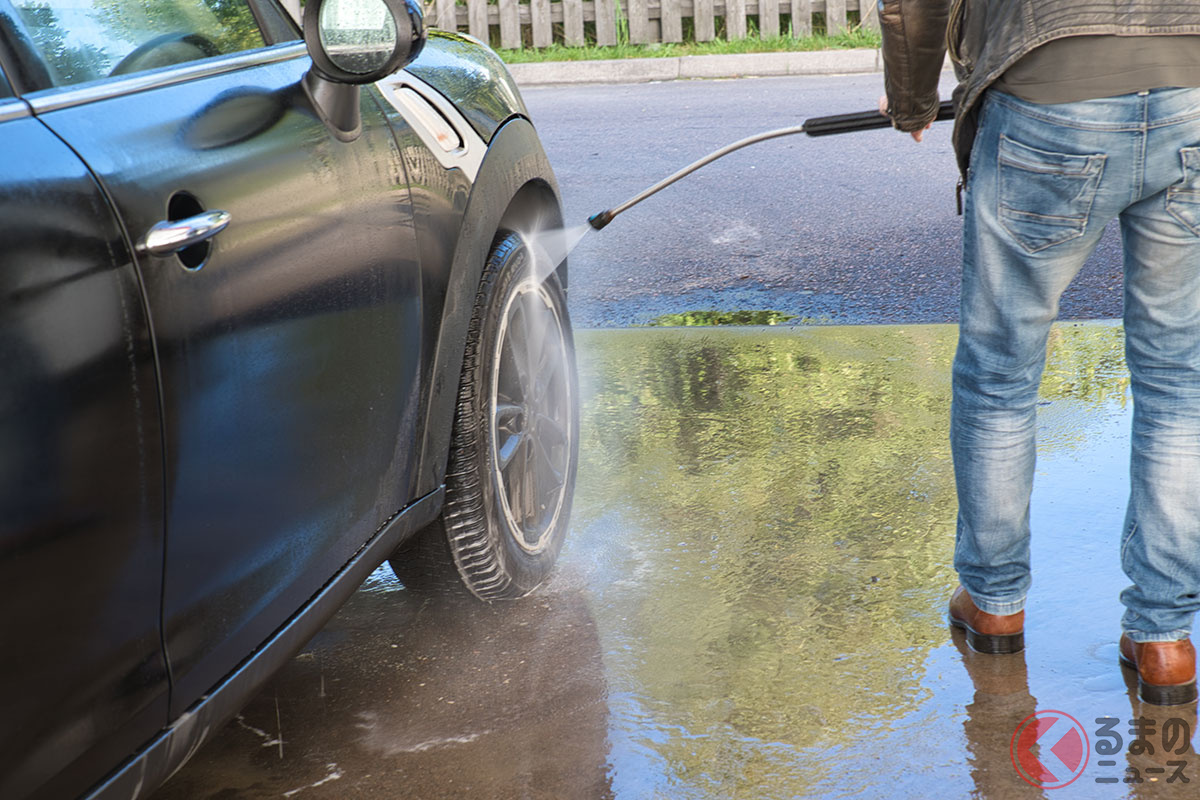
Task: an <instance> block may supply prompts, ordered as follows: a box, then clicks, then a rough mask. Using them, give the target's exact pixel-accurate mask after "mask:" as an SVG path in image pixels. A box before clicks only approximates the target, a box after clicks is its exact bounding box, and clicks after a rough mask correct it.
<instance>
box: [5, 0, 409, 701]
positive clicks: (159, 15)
mask: <svg viewBox="0 0 1200 800" xmlns="http://www.w3.org/2000/svg"><path fill="white" fill-rule="evenodd" d="M14 6H16V11H17V13H18V14H24V16H23V18H22V21H23V24H24V25H25V28H26V31H27V34H26V35H27V37H28V38H29V39H31V40H32V41H33V42H34V46H35V48H36V49H37V51H38V52H39V54H40V55H41V57H42V59H43V60H44V61H45V62H46V71H47V72H48V73H49V75H50V76H51V78H52V83H54V84H55V85H53V86H50V87H48V88H46V89H44V90H41V91H37V92H33V93H31V94H29V95H28V99H29V102H30V103H31V105H32V107H33V108H34V110H35V112H36V113H37V114H38V116H39V117H40V119H41V120H42V121H43V122H44V124H45V125H47V126H48V127H49V128H50V129H51V130H53V131H54V132H55V133H56V134H58V135H59V136H60V137H61V138H62V139H63V141H65V142H67V143H68V144H70V146H71V147H73V148H74V149H75V151H76V152H78V153H79V154H80V156H81V157H82V158H83V160H84V161H86V162H87V163H88V165H89V166H90V167H91V169H92V170H93V172H94V173H95V174H96V176H97V178H98V180H99V182H100V183H101V184H102V185H103V186H104V188H105V191H106V192H107V193H108V195H109V197H111V198H112V202H113V205H114V206H115V208H116V210H117V212H118V214H119V215H120V218H121V220H122V222H123V224H124V226H125V230H126V232H127V235H128V237H129V240H130V241H131V242H133V243H134V244H135V245H137V243H145V242H146V237H147V235H148V233H149V232H150V231H151V230H152V229H153V228H154V227H155V226H156V225H159V224H160V223H164V222H178V221H180V220H184V219H192V218H194V217H196V216H197V215H200V214H203V213H207V212H214V211H221V212H225V213H226V214H227V215H228V217H229V222H228V226H227V227H226V228H224V229H223V230H220V231H219V232H216V233H214V234H213V235H211V236H209V237H208V238H205V239H203V240H202V241H198V242H197V243H196V244H194V245H192V246H190V247H187V248H185V249H183V250H181V251H179V252H176V253H159V254H153V253H151V252H147V250H146V249H145V248H144V247H141V248H139V249H138V252H137V255H136V259H137V266H138V269H139V271H140V274H141V277H142V282H143V285H144V288H145V296H146V302H147V305H148V307H149V314H150V321H151V325H152V329H153V335H154V343H155V347H156V351H157V360H158V367H159V372H160V379H161V387H162V403H163V420H164V430H165V435H164V438H165V443H164V444H165V451H166V456H165V476H164V478H165V483H166V490H165V495H166V497H165V500H166V554H165V585H164V590H163V606H162V614H163V635H164V641H165V644H166V653H167V657H168V661H169V664H170V669H171V677H172V696H171V713H172V715H177V714H179V713H181V712H182V711H183V710H184V709H186V708H187V707H188V706H189V705H190V704H192V703H193V702H194V701H195V700H196V699H197V698H198V697H199V696H201V695H202V694H203V693H205V692H207V691H208V690H209V689H210V688H211V687H212V686H214V684H216V683H217V682H218V681H219V680H220V679H221V678H222V677H223V676H225V675H226V674H228V673H229V672H230V671H231V670H232V669H233V668H234V667H235V666H236V665H237V664H238V663H239V662H240V661H242V660H243V659H244V658H245V657H246V656H248V655H249V654H250V653H251V652H253V650H254V649H255V648H256V647H257V646H258V645H259V644H261V643H262V642H263V641H264V640H265V639H266V638H267V637H268V636H269V635H270V634H271V633H272V632H273V631H275V630H276V629H277V628H279V626H281V625H282V624H283V623H284V622H285V621H286V620H287V619H288V617H289V616H291V615H292V614H293V613H294V612H295V611H296V610H297V609H298V608H300V607H301V606H302V605H303V604H304V602H305V601H307V600H308V599H309V598H310V597H312V596H313V595H314V594H315V593H316V592H317V590H318V589H320V587H321V586H322V585H323V584H324V583H325V582H327V581H328V580H329V578H330V577H331V576H332V575H333V574H334V572H335V571H336V570H337V569H338V568H339V567H341V566H342V565H343V564H345V563H346V561H347V560H348V559H349V558H350V557H351V556H352V555H353V554H354V553H355V552H356V551H357V550H358V549H359V548H360V547H361V546H362V545H363V543H364V542H366V541H367V540H368V539H369V538H370V537H371V535H372V534H373V533H375V532H376V531H377V530H379V528H380V527H381V526H382V525H383V524H384V523H385V521H386V520H388V519H389V518H390V517H391V516H392V515H394V514H395V513H396V512H397V511H398V510H399V509H400V508H401V507H403V506H404V505H405V503H406V502H407V501H408V500H409V496H408V495H409V493H410V492H409V487H410V486H411V484H412V472H413V464H412V461H413V458H412V457H411V456H412V444H411V443H412V440H413V433H414V427H415V419H416V408H417V405H416V402H415V400H416V395H417V393H418V391H419V387H418V385H417V384H418V376H419V374H420V370H419V363H418V362H419V358H420V355H419V354H420V352H421V348H420V331H421V297H420V276H419V270H418V263H417V257H416V253H417V248H416V245H415V234H414V229H413V223H412V211H411V206H410V199H409V192H408V186H407V182H406V179H405V176H404V170H403V165H402V163H401V160H400V155H399V152H398V150H397V148H396V145H395V141H394V139H393V136H392V134H391V131H390V129H389V128H388V127H387V124H386V122H385V120H384V119H383V117H382V115H381V113H380V111H379V109H378V107H377V106H376V105H375V104H374V101H373V99H372V97H371V95H370V94H369V90H364V92H363V95H362V98H363V100H364V102H363V103H362V118H363V124H362V133H361V135H360V136H358V138H357V139H355V140H354V141H352V142H344V141H339V140H338V138H337V137H335V136H334V135H333V134H332V133H331V132H330V131H329V130H328V129H327V128H326V127H325V125H324V124H323V123H322V122H321V121H320V120H319V118H318V115H317V114H315V113H314V110H313V108H312V106H311V104H310V101H309V100H308V97H307V95H306V94H305V93H304V91H303V89H302V87H301V84H300V81H301V78H302V76H303V74H304V73H305V71H306V70H307V68H308V65H309V61H308V58H307V57H306V56H305V55H304V50H303V46H302V45H301V44H299V43H296V42H292V43H289V42H287V41H286V40H287V39H295V37H296V36H297V34H296V33H295V29H294V27H292V26H291V24H290V23H289V22H287V21H286V19H285V18H284V17H283V15H282V12H281V11H280V10H279V9H278V7H277V6H275V5H272V4H270V3H266V2H261V0H259V1H258V2H244V1H243V0H237V1H235V0H156V2H153V3H148V4H143V3H140V2H133V0H82V1H81V0H48V1H47V0H16V2H14ZM44 9H49V11H45V10H44ZM281 40H284V41H281Z"/></svg>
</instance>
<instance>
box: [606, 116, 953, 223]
mask: <svg viewBox="0 0 1200 800" xmlns="http://www.w3.org/2000/svg"><path fill="white" fill-rule="evenodd" d="M934 119H935V120H945V119H954V103H953V101H951V100H946V101H945V102H943V103H942V104H941V105H939V106H938V112H937V116H936V117H934ZM890 127H892V120H891V119H890V118H889V117H886V116H884V115H883V114H880V113H879V112H878V111H861V112H858V113H856V114H837V115H835V116H831V117H813V118H812V119H807V120H805V121H804V124H803V125H798V126H796V127H794V128H781V129H779V130H777V131H767V132H766V133H760V134H757V135H755V136H750V137H747V138H745V139H741V140H739V141H736V142H734V143H733V144H729V145H725V146H724V147H722V148H721V149H720V150H717V151H714V152H712V153H709V154H708V155H706V156H705V157H704V158H702V159H700V160H699V161H697V162H695V163H694V164H689V165H688V166H686V167H684V168H683V169H681V170H679V171H678V172H676V173H675V174H674V175H670V176H668V177H666V178H663V179H662V180H661V181H659V182H658V183H656V184H654V185H653V186H651V187H650V188H649V189H646V190H645V191H643V192H641V193H640V194H637V195H634V196H633V197H631V198H630V199H628V200H626V201H625V202H624V203H622V204H621V205H619V206H615V207H613V208H610V209H609V210H608V211H601V212H600V213H598V214H593V215H592V216H590V217H588V224H589V225H591V226H592V227H593V228H595V229H596V230H602V229H603V228H604V226H606V225H608V223H610V222H612V221H613V218H614V217H616V216H617V215H618V214H620V213H621V212H623V211H625V210H626V209H629V208H632V207H633V206H636V205H637V204H638V203H640V202H642V201H643V200H645V199H646V198H647V197H649V196H650V195H652V194H656V193H657V192H659V191H660V190H662V189H665V188H667V187H668V186H670V185H671V184H672V183H675V181H677V180H679V179H680V178H685V177H687V176H688V175H691V174H692V173H693V172H695V171H696V170H698V169H700V168H701V167H703V166H704V165H705V164H710V163H712V162H713V161H716V160H717V159H718V158H721V157H722V156H727V155H729V154H730V153H732V152H734V151H735V150H741V149H742V148H743V147H747V146H749V145H752V144H757V143H759V142H765V141H766V140H768V139H777V138H779V137H780V136H791V135H793V134H797V133H807V134H808V135H809V136H829V135H831V134H835V133H851V132H853V131H865V130H871V129H874V128H890Z"/></svg>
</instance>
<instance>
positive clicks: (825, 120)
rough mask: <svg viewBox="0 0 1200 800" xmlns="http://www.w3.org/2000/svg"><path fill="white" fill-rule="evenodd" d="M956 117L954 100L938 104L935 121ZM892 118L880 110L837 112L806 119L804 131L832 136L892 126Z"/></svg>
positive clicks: (814, 134)
mask: <svg viewBox="0 0 1200 800" xmlns="http://www.w3.org/2000/svg"><path fill="white" fill-rule="evenodd" d="M944 119H954V102H953V101H952V100H945V101H943V102H942V104H941V105H939V106H938V113H937V116H936V117H934V120H935V121H940V120H944ZM890 127H892V120H891V119H889V118H888V117H885V116H884V115H883V114H880V113H879V112H878V111H861V112H859V113H857V114H835V115H833V116H832V117H813V118H812V119H806V120H804V132H805V133H807V134H808V135H809V136H830V135H832V134H835V133H853V132H854V131H869V130H873V129H875V128H890Z"/></svg>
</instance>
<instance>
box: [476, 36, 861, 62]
mask: <svg viewBox="0 0 1200 800" xmlns="http://www.w3.org/2000/svg"><path fill="white" fill-rule="evenodd" d="M851 47H879V34H878V33H876V32H874V31H870V30H865V29H863V28H853V29H851V30H850V31H848V32H846V33H841V34H838V35H836V36H824V35H821V34H818V35H815V36H805V37H803V38H797V39H793V38H792V37H790V36H778V37H774V38H770V39H759V38H750V39H736V40H734V41H732V42H730V41H725V40H724V39H715V40H713V41H711V42H685V43H683V44H617V45H611V46H608V47H594V46H592V47H565V46H564V45H561V44H554V45H551V46H550V47H545V48H542V49H541V50H535V49H533V48H528V49H524V50H500V51H498V52H499V53H500V57H501V58H503V59H504V60H505V61H506V62H508V63H509V64H527V63H530V62H537V61H592V60H596V59H605V58H672V57H675V56H706V55H724V54H728V53H779V52H787V51H805V50H839V49H846V48H851Z"/></svg>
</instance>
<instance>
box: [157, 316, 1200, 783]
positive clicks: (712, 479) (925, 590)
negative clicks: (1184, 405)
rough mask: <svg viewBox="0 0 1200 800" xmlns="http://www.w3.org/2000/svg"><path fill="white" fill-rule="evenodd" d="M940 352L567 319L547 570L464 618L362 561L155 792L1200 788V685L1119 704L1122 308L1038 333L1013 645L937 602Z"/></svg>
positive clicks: (916, 329) (816, 331) (946, 508)
mask: <svg viewBox="0 0 1200 800" xmlns="http://www.w3.org/2000/svg"><path fill="white" fill-rule="evenodd" d="M954 342H955V328H954V327H953V326H947V325H931V326H929V325H903V326H853V327H842V326H818V327H792V328H706V329H701V328H674V329H634V330H587V331H580V332H579V334H578V353H579V364H580V375H581V383H582V388H583V419H582V434H581V435H582V439H581V467H580V471H579V476H578V484H577V490H576V502H575V509H574V512H573V517H572V527H571V532H570V535H569V538H568V541H567V544H566V547H565V549H564V551H563V553H562V556H561V559H560V563H559V566H558V568H557V570H556V572H555V573H554V575H553V577H552V578H551V580H550V581H549V582H548V583H547V584H546V585H544V586H543V587H541V588H540V589H538V590H537V591H535V592H534V593H533V594H532V595H531V596H529V597H526V598H524V599H522V600H520V601H516V602H512V603H504V604H497V605H491V606H488V605H483V604H480V603H478V602H476V601H474V600H471V599H470V598H467V597H464V596H463V594H462V593H461V591H458V590H456V589H455V587H454V583H453V581H447V580H445V577H446V576H445V575H439V576H436V577H435V578H434V579H431V580H430V581H429V582H428V584H427V585H424V586H421V587H405V586H403V585H401V584H400V583H399V582H398V581H397V580H396V579H395V578H394V577H393V576H392V575H391V573H390V572H389V570H388V568H387V567H383V568H381V569H380V570H378V571H377V572H376V573H375V574H374V575H373V576H372V577H371V579H370V580H369V581H368V582H367V584H366V585H365V586H364V587H363V589H362V590H361V591H359V592H358V593H357V594H356V595H355V596H354V597H353V598H352V600H351V601H350V602H349V603H348V604H347V606H346V607H345V608H344V609H343V610H342V611H341V612H340V613H339V614H338V615H337V616H336V617H335V618H334V619H333V621H332V622H331V623H330V624H329V625H328V626H327V627H326V628H325V629H324V630H323V631H322V632H321V633H319V634H318V635H317V636H316V637H315V638H314V639H313V640H312V641H311V642H310V643H309V644H308V645H307V646H306V647H305V649H304V651H303V652H302V653H301V654H300V655H299V656H297V657H296V658H295V659H293V661H292V662H291V663H290V664H289V665H288V666H287V667H286V668H285V669H283V670H282V671H281V672H280V673H279V674H277V675H276V676H275V678H274V679H273V680H272V681H271V682H270V683H269V684H268V685H267V686H266V687H265V688H264V690H263V691H262V692H261V693H260V694H259V695H258V697H257V698H256V699H255V700H254V701H252V702H251V704H250V705H249V706H247V708H246V709H245V710H244V711H243V712H242V714H241V715H240V716H239V717H238V718H237V719H236V720H235V721H233V722H231V723H230V724H229V725H227V726H226V727H225V728H224V729H223V730H221V731H219V732H218V733H217V734H216V736H215V738H214V739H213V741H211V742H210V743H209V744H207V745H206V746H205V747H204V748H202V749H201V750H200V751H199V752H198V753H197V754H196V755H195V756H194V757H193V759H192V760H191V762H190V763H188V764H187V765H186V766H185V767H184V768H183V769H182V770H181V771H180V772H179V773H178V774H177V775H176V776H175V777H174V778H173V779H172V780H171V781H170V782H168V783H167V784H166V785H165V786H164V787H163V789H162V790H161V791H160V792H158V793H157V794H155V795H154V797H155V798H156V800H182V799H183V798H187V799H188V800H199V799H202V798H278V797H284V798H293V797H298V798H303V800H318V799H320V798H495V799H496V800H506V799H507V798H581V799H587V798H610V797H611V798H621V799H622V800H635V799H636V800H641V798H672V799H674V798H685V799H687V798H696V799H697V800H699V799H701V798H747V799H748V800H749V799H750V798H754V799H755V800H758V799H760V798H764V799H765V798H931V797H936V798H966V797H974V798H984V799H986V800H1002V799H1003V800H1007V799H1008V798H1037V797H1053V798H1099V799H1100V800H1105V799H1107V798H1151V797H1153V798H1185V797H1186V798H1192V797H1195V796H1196V789H1195V786H1196V785H1200V784H1198V782H1200V759H1198V758H1197V757H1196V755H1195V752H1194V749H1193V748H1192V745H1191V739H1192V738H1193V737H1194V736H1195V732H1196V729H1197V724H1196V712H1195V705H1194V704H1193V705H1191V706H1188V707H1183V708H1179V707H1175V708H1167V709H1163V708H1156V707H1153V706H1144V705H1142V704H1141V703H1140V702H1139V701H1138V700H1137V698H1136V695H1135V692H1134V691H1133V684H1132V680H1131V676H1130V675H1129V674H1128V673H1127V672H1125V671H1124V670H1122V669H1121V668H1120V667H1119V666H1118V665H1117V648H1116V641H1117V637H1118V635H1119V627H1118V622H1119V618H1120V614H1121V607H1120V605H1119V603H1118V600H1117V594H1118V592H1119V591H1120V589H1121V588H1123V587H1124V586H1125V585H1126V580H1125V578H1124V576H1123V575H1122V574H1121V572H1120V569H1119V565H1118V547H1119V532H1120V529H1121V521H1122V515H1123V500H1124V497H1125V495H1126V493H1127V482H1126V461H1127V455H1126V451H1127V446H1128V445H1127V439H1128V428H1129V423H1130V401H1129V391H1128V379H1127V377H1126V373H1125V370H1124V365H1123V361H1122V336H1121V331H1120V328H1119V327H1118V326H1116V325H1114V324H1111V323H1104V322H1098V323H1077V324H1066V325H1062V326H1059V327H1057V328H1056V329H1055V330H1054V332H1053V335H1052V339H1051V351H1050V355H1049V360H1048V366H1047V376H1046V380H1045V382H1044V385H1043V391H1042V401H1041V406H1040V414H1041V416H1040V433H1039V436H1040V440H1039V442H1040V443H1039V453H1038V457H1039V466H1038V475H1037V486H1036V489H1035V493H1034V499H1033V510H1032V524H1033V528H1034V531H1035V534H1034V551H1033V557H1034V586H1033V590H1032V593H1031V596H1030V599H1029V606H1028V610H1027V611H1028V617H1027V619H1028V623H1027V628H1026V642H1027V649H1026V650H1025V652H1024V653H1022V654H1018V655H1013V656H1000V657H984V656H979V655H976V654H974V653H972V652H970V651H969V650H968V649H967V648H966V647H965V644H964V642H963V640H962V638H961V636H960V635H958V634H957V633H955V632H953V631H951V630H950V629H949V628H948V627H947V625H946V624H945V621H944V616H943V615H944V609H945V602H946V598H947V597H948V596H949V593H950V591H951V590H952V588H953V586H954V585H955V577H954V574H953V571H952V569H951V567H950V557H951V549H952V543H953V519H954V505H955V500H954V488H953V478H952V474H951V467H950V458H949V452H948V445H947V442H946V436H945V430H946V425H947V421H948V414H949V366H950V360H951V357H952V353H953V347H954ZM1034 714H1040V715H1041V724H1040V727H1039V726H1038V724H1036V723H1035V724H1034V725H1033V726H1032V727H1031V726H1030V725H1028V724H1025V723H1026V722H1027V721H1028V720H1029V718H1030V716H1031V715H1034ZM1073 721H1074V722H1073ZM1018 729H1021V730H1022V731H1024V732H1023V733H1019V732H1018ZM1131 731H1132V732H1134V733H1131ZM1139 732H1140V733H1139ZM1039 736H1041V740H1040V742H1039V744H1037V745H1034V744H1033V742H1034V741H1035V740H1036V739H1037V737H1039ZM1014 742H1015V745H1014ZM1014 753H1015V756H1014ZM1018 768H1020V769H1021V770H1023V771H1024V773H1025V776H1026V778H1030V779H1031V780H1033V782H1034V783H1037V784H1041V786H1040V787H1037V786H1035V785H1033V783H1030V782H1028V781H1027V780H1026V779H1025V778H1022V776H1021V774H1020V772H1019V771H1018ZM1072 777H1073V778H1074V779H1073V781H1072V782H1070V783H1069V784H1067V785H1066V786H1065V787H1063V788H1055V789H1050V788H1046V787H1047V786H1049V785H1051V784H1057V783H1065V782H1066V781H1067V780H1069V779H1071V778H1072ZM1185 778H1186V779H1187V780H1188V781H1189V782H1188V783H1184V782H1183V779H1185ZM1135 780H1136V781H1140V782H1133V781H1135Z"/></svg>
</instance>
